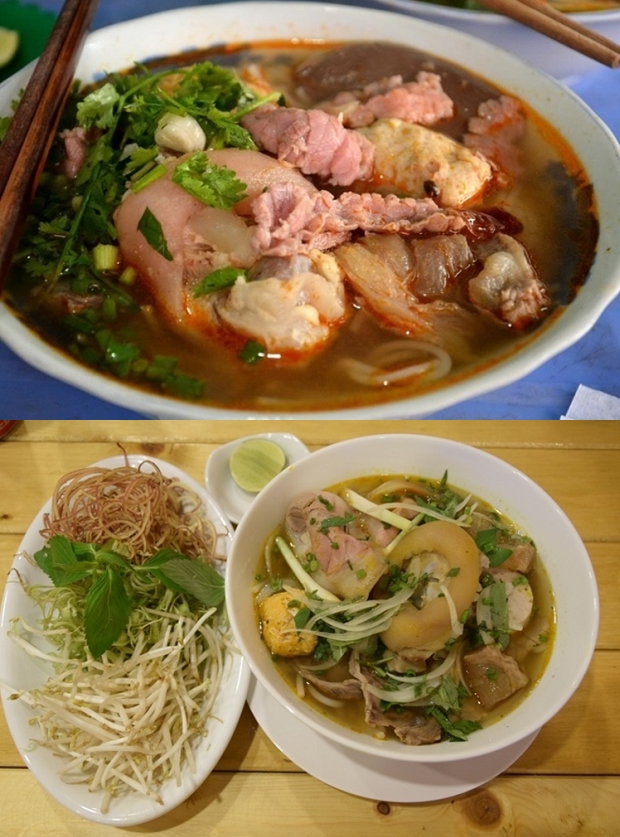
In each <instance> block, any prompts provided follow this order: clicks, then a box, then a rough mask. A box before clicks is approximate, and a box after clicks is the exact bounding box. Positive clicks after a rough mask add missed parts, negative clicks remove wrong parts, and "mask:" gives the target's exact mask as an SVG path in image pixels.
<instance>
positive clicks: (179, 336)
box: [7, 43, 598, 411]
mask: <svg viewBox="0 0 620 837" xmlns="http://www.w3.org/2000/svg"><path fill="white" fill-rule="evenodd" d="M335 47H336V45H330V44H322V45H317V44H303V43H300V44H297V43H296V44H286V43H265V44H261V43H257V44H249V45H237V46H228V47H226V48H219V49H210V50H206V51H200V52H196V53H190V54H187V55H184V56H183V58H182V60H183V61H184V62H185V63H187V62H194V61H196V62H201V61H212V62H213V63H214V64H217V65H218V66H223V67H232V68H235V69H236V70H237V71H239V72H241V73H246V74H247V73H248V72H249V71H248V70H247V67H248V66H250V67H254V66H258V67H259V68H260V79H261V80H262V82H264V83H265V84H267V85H269V86H270V87H272V88H275V89H277V90H279V91H282V93H283V94H284V96H285V97H286V102H287V105H289V106H293V107H300V108H304V109H306V108H312V107H313V106H314V105H316V104H317V102H318V101H321V100H323V99H325V98H326V97H328V96H329V95H331V94H332V93H334V92H336V91H340V90H343V89H348V88H347V85H346V84H343V82H342V80H341V78H340V77H339V75H338V73H337V72H332V70H331V69H330V67H329V62H330V61H331V62H332V63H333V64H334V66H342V62H341V61H340V60H339V59H338V51H337V49H335ZM360 48H362V49H366V48H368V45H360ZM379 48H380V49H381V48H382V47H381V45H379ZM330 51H331V52H332V54H333V56H336V60H334V58H333V57H330ZM390 54H391V56H392V58H391V64H392V65H391V66H389V67H387V68H386V66H385V62H383V63H381V62H365V63H364V65H363V66H364V67H365V68H368V67H369V66H370V67H372V68H373V69H374V68H377V67H378V68H379V69H376V71H375V72H374V73H373V74H372V75H367V76H364V73H365V72H366V69H364V72H363V73H362V74H361V75H360V71H359V66H358V67H357V69H356V70H355V73H353V75H355V79H354V81H352V82H351V84H352V85H353V86H359V85H360V84H367V83H371V82H373V81H376V80H377V77H378V76H379V77H382V76H384V75H386V74H387V73H388V72H389V73H397V72H398V73H400V74H401V75H402V77H403V79H404V81H405V82H407V81H408V80H410V79H412V78H414V77H415V74H416V73H418V72H419V71H420V70H422V71H424V72H432V73H437V75H438V76H440V77H441V84H442V87H443V89H444V90H445V92H446V93H447V94H448V95H449V96H450V97H451V98H453V99H454V100H455V102H456V108H455V112H454V115H453V116H452V117H451V118H449V119H444V120H442V121H440V122H439V123H437V125H436V126H432V127H435V128H436V129H437V130H438V131H440V132H441V133H442V134H445V135H446V136H450V137H453V138H454V139H459V138H461V137H462V135H463V131H464V128H465V126H466V125H467V122H468V120H469V119H470V118H471V117H472V116H473V115H474V114H475V113H476V110H477V108H478V106H479V105H480V104H481V103H482V102H484V101H486V100H487V99H489V97H497V96H499V95H500V94H501V93H502V91H499V90H498V89H497V88H495V87H493V85H491V84H490V83H489V82H487V81H484V80H482V79H478V78H476V77H475V76H472V75H471V74H469V73H467V72H465V71H464V70H462V69H461V68H459V67H457V66H455V65H452V64H449V63H448V62H445V61H442V60H438V59H435V58H433V57H432V56H430V55H427V54H426V53H420V52H418V51H415V50H411V49H410V48H407V47H402V48H400V47H395V48H393V50H392V51H391V52H390ZM323 56H326V63H327V68H328V69H327V71H326V70H325V62H323V63H322V59H323ZM317 59H321V60H319V66H322V68H323V69H322V70H321V72H320V73H317V72H316V71H315V70H314V69H313V66H316V61H317ZM179 61H180V59H179V57H172V58H170V59H167V61H166V62H165V64H164V66H168V67H170V68H174V67H175V66H177V65H178V64H179ZM299 67H303V70H301V71H300V70H299ZM244 68H246V69H244ZM149 69H152V70H153V71H156V70H157V71H161V69H162V62H159V63H157V64H151V65H149ZM379 70H380V74H379ZM318 76H320V81H319V82H317V77H318ZM362 76H364V77H362ZM349 78H352V74H351V73H349ZM74 108H75V103H73V105H72V106H71V107H70V108H69V111H68V114H67V116H66V118H65V122H64V124H65V125H71V124H73V123H72V121H71V120H72V118H73V115H74ZM526 116H527V119H526V123H525V134H524V137H523V140H522V143H521V154H522V159H523V167H522V174H521V175H520V176H519V177H518V178H517V179H516V181H515V182H514V183H512V184H511V185H510V186H506V187H505V188H504V187H501V186H497V185H495V186H494V187H493V188H492V189H489V190H487V191H486V192H485V193H484V194H482V195H481V196H480V197H478V198H476V199H475V200H472V201H470V202H469V203H467V204H466V206H467V208H468V209H472V210H476V211H480V212H488V213H489V214H490V217H491V218H498V219H500V222H502V223H503V221H504V220H505V219H506V218H508V219H512V220H511V221H510V222H509V224H508V228H509V229H510V230H511V231H513V232H515V238H516V239H517V240H518V241H519V242H521V243H522V244H523V245H524V247H525V248H526V250H527V252H528V253H529V256H530V259H531V262H532V264H533V265H534V267H535V270H536V272H537V274H538V276H540V277H541V281H542V284H543V285H544V288H545V293H546V295H547V296H548V301H547V303H546V304H545V305H544V306H543V308H544V310H543V311H542V313H541V316H540V318H539V319H538V320H537V321H536V322H533V323H532V324H531V325H528V326H527V327H525V328H523V329H517V328H515V327H513V326H512V325H507V324H506V323H505V322H499V321H498V320H497V319H495V318H494V317H493V316H489V314H488V312H482V313H481V312H480V311H479V310H477V309H476V307H475V306H474V305H472V303H471V300H470V299H469V298H468V297H467V295H466V294H465V293H464V291H463V290H462V288H461V287H460V286H458V287H457V288H456V289H454V290H452V291H450V292H449V293H448V295H447V296H446V300H447V302H446V304H447V305H448V306H454V307H455V308H458V310H459V312H465V313H464V316H466V318H467V319H466V321H465V324H464V325H463V324H462V323H461V321H460V314H459V315H458V316H457V318H456V321H455V324H454V327H453V326H452V325H450V323H451V322H452V320H450V319H448V320H447V321H446V322H447V323H448V325H447V326H446V325H445V323H444V321H441V322H440V323H439V325H438V326H437V327H435V326H433V330H432V333H431V334H430V336H429V335H428V334H427V333H426V332H424V333H421V334H418V333H416V331H415V328H411V329H408V328H404V327H403V326H402V325H399V326H398V327H396V326H395V324H394V323H393V322H391V321H387V320H386V318H385V317H384V316H383V314H382V313H381V312H379V313H377V312H376V311H373V310H372V307H370V306H369V305H367V304H366V301H365V299H364V298H363V297H360V294H359V293H357V292H353V291H352V289H351V287H350V286H349V285H348V281H347V278H346V277H345V282H344V287H345V296H346V300H345V301H346V310H347V315H346V316H345V317H343V321H342V322H340V321H339V322H338V323H336V324H335V325H334V327H331V326H330V333H329V337H328V339H326V340H325V341H324V342H321V344H320V345H319V346H317V348H316V350H314V349H313V350H311V351H304V352H298V351H288V350H287V349H284V350H281V351H280V350H274V351H271V350H269V349H268V348H266V347H265V345H264V344H263V343H261V341H260V340H258V339H255V338H254V337H252V335H248V333H247V332H243V331H242V332H238V331H235V330H234V329H231V328H229V327H227V326H224V327H222V324H221V323H218V325H217V327H214V328H203V327H202V326H200V327H195V322H194V321H193V319H192V317H186V318H185V319H184V320H182V321H175V320H174V319H173V318H171V317H170V316H169V314H168V313H167V312H164V311H163V310H162V309H161V306H159V305H158V301H157V299H156V298H155V297H154V295H153V291H152V288H151V286H150V285H149V283H148V282H146V281H145V280H144V277H141V276H140V275H139V274H138V275H137V276H136V277H135V278H132V280H131V284H130V285H129V284H123V276H124V275H125V272H124V271H125V268H126V267H127V265H126V264H125V263H124V262H123V261H122V259H121V261H120V262H118V263H116V264H115V265H114V266H113V268H112V269H103V270H98V271H92V270H89V269H88V268H87V267H84V266H83V264H82V263H81V262H80V260H76V262H75V263H74V264H72V265H71V264H70V265H66V266H65V267H64V269H63V271H62V275H61V276H60V277H58V276H55V277H53V279H52V280H51V281H50V273H49V268H48V269H47V270H42V269H40V268H39V267H37V261H36V256H37V253H38V252H39V244H38V242H39V236H40V232H35V228H36V226H37V225H38V224H39V222H40V220H41V219H42V218H44V219H45V220H46V221H47V222H48V223H49V224H51V225H53V224H54V223H55V220H54V219H53V218H50V217H47V216H46V212H49V209H46V206H45V204H46V202H47V199H48V193H47V192H46V191H45V190H46V189H48V188H50V183H51V182H52V181H53V180H54V178H56V179H57V180H58V179H61V176H60V175H59V174H58V167H59V165H60V163H61V161H62V156H61V151H60V148H59V147H56V149H55V150H54V151H53V153H52V155H51V160H50V164H49V165H50V168H49V170H48V174H46V176H45V178H44V185H43V187H42V190H41V191H40V193H39V196H38V198H35V201H34V204H33V215H31V217H30V219H29V226H28V229H29V232H28V236H29V238H28V239H26V241H25V242H24V245H23V248H22V251H21V254H18V257H17V260H16V263H15V266H14V269H13V272H12V276H11V278H10V281H9V283H8V288H7V301H8V303H9V304H10V305H11V306H12V307H13V308H14V310H15V312H16V314H17V316H19V317H20V318H22V319H23V320H24V321H25V322H26V323H27V324H28V325H29V326H31V327H32V328H34V329H35V330H37V331H39V332H40V333H41V334H42V335H43V336H44V337H45V339H46V340H48V341H49V342H50V343H52V344H53V345H54V346H56V347H57V348H59V349H61V350H62V351H65V352H68V353H70V354H71V355H73V356H74V357H76V358H77V359H78V360H79V361H80V362H82V363H87V364H89V365H92V366H93V367H95V368H97V369H98V370H99V371H101V372H103V373H104V374H110V375H113V376H115V377H118V378H120V379H122V380H127V381H129V382H131V383H132V384H133V385H135V386H137V387H141V388H145V389H149V390H155V391H159V392H164V393H166V394H167V395H169V396H172V397H178V398H185V399H189V400H193V401H196V402H199V403H205V404H209V405H212V406H219V407H223V408H236V409H248V410H259V411H260V410H265V411H269V410H273V409H286V410H292V411H295V410H321V409H337V408H346V407H354V406H360V405H369V404H375V403H381V402H387V401H393V400H399V399H402V398H406V397H409V396H411V395H413V394H415V393H423V392H426V391H429V390H432V389H436V388H438V387H442V386H445V385H446V384H449V383H453V382H454V381H456V380H459V379H462V378H465V377H467V376H470V375H472V374H475V373H476V372H477V371H479V370H480V369H483V368H486V367H488V366H489V365H493V364H495V363H497V362H499V361H500V360H502V359H503V358H506V357H507V356H509V355H511V354H512V353H514V352H515V351H518V349H519V348H520V347H521V346H523V345H525V344H526V343H528V342H529V341H531V340H532V339H534V338H535V336H536V335H537V334H538V333H540V331H541V330H542V329H544V328H545V327H546V325H548V324H549V323H551V322H552V321H553V320H554V318H555V317H557V316H558V315H559V314H560V313H561V311H562V309H563V307H564V306H566V305H567V304H569V303H570V301H571V300H572V299H573V298H574V296H575V294H576V293H577V292H578V289H579V286H580V285H581V284H582V283H583V281H585V278H586V276H587V273H588V270H589V268H590V266H591V263H592V259H593V255H594V250H595V245H596V238H597V233H598V225H597V220H596V214H595V203H594V197H593V195H592V191H591V187H590V185H589V184H588V183H587V181H586V179H585V175H584V173H583V171H582V170H581V166H580V163H579V161H578V160H577V159H575V157H574V155H573V153H572V151H571V149H570V148H569V147H568V146H567V144H566V143H565V141H564V140H563V139H562V138H561V137H560V136H558V134H557V133H556V132H555V131H554V130H553V129H552V128H551V127H550V126H549V125H548V124H547V123H546V122H545V121H544V119H543V118H542V117H541V116H540V115H538V114H536V113H534V112H532V111H531V110H530V109H528V108H526ZM310 179H312V177H311V178H310ZM314 181H315V182H316V183H317V185H318V186H319V187H320V188H321V189H324V188H325V183H324V182H323V181H319V180H317V178H314ZM362 188H363V184H362V185H361V186H360V184H354V185H353V186H352V190H354V191H355V190H358V191H359V190H361V189H362ZM62 189H64V190H65V193H66V208H67V213H68V214H70V213H71V212H74V211H75V207H76V206H79V198H78V199H77V203H76V199H75V194H74V190H73V187H72V184H71V183H70V182H69V183H67V182H64V183H63V184H62ZM342 191H343V189H342V188H341V187H334V188H332V192H333V194H334V195H335V196H336V197H338V195H339V194H341V193H342ZM120 197H121V196H120V195H116V196H115V197H114V198H113V200H114V201H116V202H119V201H120ZM103 200H104V201H109V200H112V199H111V198H110V199H108V198H105V197H104V198H103ZM72 202H73V203H72ZM71 206H73V207H74V209H71V208H70V207H71ZM515 219H516V220H515ZM520 224H522V227H523V228H522V230H521V231H520V232H519V231H518V230H519V229H520ZM65 229H66V227H65ZM55 234H56V235H64V234H65V233H64V232H63V230H62V227H60V228H59V229H57V230H56V231H55ZM355 235H357V234H355ZM113 238H114V236H112V242H113ZM33 242H35V243H34V244H33ZM95 243H96V241H95V240H90V241H87V244H86V245H85V252H86V253H88V252H89V251H90V249H91V248H92V246H93V245H94V244H95ZM332 249H333V248H332ZM336 252H338V248H336ZM121 255H122V254H121ZM50 288H53V290H52V291H51V292H50V290H49V289H50ZM58 288H61V289H62V293H61V294H60V295H59V294H58V293H57V292H56V291H57V290H58ZM110 294H112V295H114V294H116V295H117V296H116V297H115V299H114V301H113V303H112V302H110V301H109V300H108V302H110V304H107V303H106V301H105V300H106V297H107V296H109V295H110ZM93 299H95V303H94V304H93V303H92V300H93ZM102 299H103V300H104V302H103V303H102V302H101V300H102ZM425 310H426V309H425ZM429 310H430V309H429ZM423 316H426V314H423ZM449 316H452V315H449ZM439 326H441V327H439ZM403 341H405V342H403ZM415 341H421V342H419V344H418V343H416V342H415ZM429 344H431V345H430V348H429ZM386 346H387V349H386ZM403 346H404V349H403ZM390 347H392V348H390ZM385 351H387V352H388V355H390V351H391V355H390V358H389V359H388V360H386V361H385V362H384V361H377V363H376V365H373V366H372V369H373V370H375V371H376V370H377V369H378V370H379V373H377V374H375V372H373V376H374V377H373V378H372V381H370V380H369V379H368V377H364V375H366V373H365V372H364V371H363V369H364V365H365V364H368V361H369V358H370V359H372V358H375V357H376V358H380V357H382V356H384V355H385ZM403 351H404V353H405V355H407V363H411V364H413V366H414V367H415V366H416V364H417V365H418V366H420V368H421V369H422V370H423V371H422V372H421V373H419V374H418V373H417V372H416V373H415V374H413V375H409V376H404V377H403V376H402V375H401V374H400V366H402V365H403V363H405V361H401V360H400V359H399V357H400V355H399V352H400V353H402V352H403ZM394 352H395V353H396V355H395V356H394ZM437 352H440V353H441V355H440V358H439V360H435V354H436V353H437ZM434 353H435V354H434ZM441 358H444V360H445V368H444V369H443V372H439V371H437V372H436V370H437V369H438V368H439V367H441V363H442V360H441ZM446 358H447V359H446ZM351 363H352V364H353V365H354V366H355V368H358V367H360V368H362V379H360V375H359V374H353V373H350V372H349V369H350V368H352V367H351ZM373 363H374V362H373ZM383 364H384V365H383ZM405 365H406V364H405ZM448 370H449V371H448ZM384 373H385V374H384ZM392 373H395V374H393V375H392ZM427 373H428V374H427ZM431 373H432V374H431Z"/></svg>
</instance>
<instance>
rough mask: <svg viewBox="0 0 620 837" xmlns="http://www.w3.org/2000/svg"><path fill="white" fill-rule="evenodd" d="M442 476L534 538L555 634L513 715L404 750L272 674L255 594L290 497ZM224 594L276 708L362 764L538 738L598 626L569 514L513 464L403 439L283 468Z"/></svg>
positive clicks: (374, 441)
mask: <svg viewBox="0 0 620 837" xmlns="http://www.w3.org/2000/svg"><path fill="white" fill-rule="evenodd" d="M446 470H447V472H448V482H449V483H450V484H451V485H453V486H455V487H458V488H460V489H462V490H464V491H466V492H468V493H469V492H471V493H472V494H473V495H475V496H477V497H479V498H481V499H483V500H486V501H487V502H489V503H490V504H491V505H492V506H493V507H495V508H496V509H497V510H498V511H499V512H501V513H502V514H504V515H506V516H507V517H508V518H509V519H510V520H511V521H512V522H513V523H514V524H515V525H516V526H518V527H519V528H520V529H521V530H522V531H524V532H526V533H527V534H528V535H529V536H530V537H532V538H533V540H534V542H535V544H536V546H537V548H538V551H539V555H540V556H541V559H542V562H543V565H544V568H545V570H546V572H547V575H548V577H549V581H550V584H551V587H552V590H553V596H554V601H555V614H556V629H555V636H554V638H553V643H552V648H551V651H550V654H549V658H548V661H547V663H546V666H545V668H544V670H543V672H542V674H541V675H540V678H539V679H538V681H537V682H536V683H535V685H533V687H531V689H530V691H529V692H528V694H527V695H526V696H525V697H524V698H523V700H522V701H521V702H520V703H519V704H518V705H517V706H516V707H515V708H514V709H513V710H512V711H510V712H509V713H507V714H506V715H505V716H504V717H502V718H500V719H499V720H496V721H494V722H493V723H492V724H490V725H489V726H488V727H485V728H483V729H480V730H477V731H475V732H474V733H472V734H471V735H470V736H469V740H468V741H464V742H452V741H441V742H438V743H435V744H429V745H421V746H411V745H406V744H403V743H401V742H400V741H398V740H396V739H395V738H394V739H390V738H387V739H379V738H375V737H374V736H372V735H370V734H366V733H360V732H355V731H353V730H352V729H348V728H347V727H345V726H343V725H340V724H339V723H337V722H335V721H332V720H330V719H329V718H328V717H326V716H325V715H323V714H321V713H320V712H318V711H316V710H315V709H313V708H312V707H311V706H310V705H309V704H308V703H306V702H305V701H304V700H303V699H302V698H300V697H298V695H297V694H296V693H295V691H294V690H293V689H292V688H291V687H290V686H289V685H288V684H287V683H286V682H285V680H284V679H283V677H282V676H281V675H280V674H279V673H278V670H277V668H276V666H275V665H274V662H273V661H272V659H271V654H270V651H269V649H268V647H267V646H266V644H265V643H264V642H263V640H262V638H261V635H260V630H259V623H258V617H257V612H256V606H255V602H254V599H253V595H252V589H253V588H254V587H255V585H256V579H255V576H256V573H257V569H258V565H259V561H260V558H261V556H262V553H263V548H264V546H265V543H266V541H267V539H268V537H269V536H270V535H271V534H272V532H273V531H274V530H275V529H276V527H277V526H278V524H279V523H281V522H282V521H283V520H284V516H285V513H286V510H287V508H288V506H289V504H290V502H291V500H292V499H293V498H294V497H295V496H296V495H297V494H299V493H301V492H303V491H307V490H324V489H327V488H329V487H330V486H333V485H335V484H338V483H341V482H343V481H345V480H349V479H353V478H356V477H360V476H363V475H374V474H376V475H386V474H401V475H402V474H410V475H415V476H423V477H426V478H429V479H441V477H442V476H443V474H444V472H445V471H446ZM226 597H227V602H228V610H229V614H230V620H231V625H232V629H233V632H234V634H235V637H236V640H237V643H238V645H239V647H240V649H241V652H242V653H243V655H244V657H245V659H246V661H247V662H248V664H249V666H250V668H251V670H252V673H253V675H254V677H255V678H256V680H257V681H258V684H259V685H260V686H261V687H262V688H263V689H264V690H266V692H267V694H268V695H269V696H271V698H273V699H274V700H275V701H276V702H277V704H278V705H279V706H278V709H280V708H281V709H282V710H284V711H286V712H289V713H292V715H293V716H294V718H295V719H297V720H298V721H299V722H301V723H302V724H304V725H305V726H306V727H308V728H310V729H311V730H313V731H314V732H316V733H317V734H318V735H320V736H322V737H323V738H324V739H327V740H328V741H329V742H330V743H331V744H333V745H336V746H340V747H343V748H345V749H346V750H347V751H355V752H357V753H358V754H364V755H363V757H364V758H366V757H368V756H370V757H372V756H376V757H377V758H380V759H390V760H398V761H402V762H412V763H425V762H426V763H429V764H432V763H436V764H442V763H443V764H444V765H445V764H446V763H448V762H460V761H462V760H468V759H473V758H479V757H485V756H489V757H490V756H491V755H492V754H497V753H499V752H500V751H506V750H507V749H509V748H511V747H513V746H515V745H518V744H519V742H522V743H523V742H525V740H526V739H528V738H530V737H533V736H535V734H536V732H537V731H538V730H540V729H541V728H542V727H543V726H544V724H546V723H547V722H548V721H550V720H551V718H553V717H554V715H556V714H557V713H558V712H559V711H560V710H561V709H562V707H563V706H564V705H565V703H566V702H567V701H568V700H569V698H570V697H571V696H572V695H573V693H574V692H575V690H576V689H577V688H578V686H579V684H580V683H581V681H582V679H583V677H584V675H585V673H586V671H587V669H588V666H589V664H590V661H591V658H592V654H593V652H594V648H595V643H596V637H597V633H598V622H599V599H598V589H597V584H596V579H595V575H594V571H593V568H592V564H591V562H590V558H589V556H588V553H587V551H586V549H585V547H584V545H583V542H582V540H581V538H580V536H579V534H578V532H577V531H576V529H575V527H574V526H573V524H572V523H571V521H570V520H569V518H568V517H567V515H566V514H565V513H564V512H563V511H562V509H561V508H560V507H559V506H558V505H557V503H556V502H555V501H554V500H553V499H552V498H551V497H550V496H549V495H548V494H547V493H546V492H545V491H544V490H543V489H542V488H540V486H538V485H537V484H535V483H534V482H533V481H532V480H531V479H530V478H529V477H527V476H526V475H525V474H523V473H521V472H520V471H518V470H517V469H516V468H514V467H513V466H511V465H510V464H508V463H506V462H504V461H503V460H501V459H498V458H497V457H495V456H492V455H491V454H488V453H486V452H484V451H481V450H478V449H476V448H474V447H470V446H468V445H464V444H461V443H457V442H453V441H449V440H446V439H441V438H435V437H431V436H421V435H407V434H400V433H399V434H393V435H380V436H367V437H361V438H356V439H351V440H349V441H344V442H338V443H336V444H333V445H329V446H327V447H325V448H322V449H320V450H318V451H317V452H315V453H312V454H311V455H310V456H308V457H307V458H305V459H303V460H302V461H300V462H297V463H295V464H294V465H290V466H289V467H288V468H287V469H286V470H285V471H283V472H282V473H281V474H280V475H278V476H277V477H276V478H275V479H274V480H273V481H272V482H271V483H269V485H268V486H267V487H266V488H265V489H263V491H262V492H261V493H260V494H259V495H258V496H257V498H256V500H255V501H254V503H253V504H252V505H251V506H250V508H249V510H248V511H247V512H246V514H245V515H244V517H243V519H242V520H241V523H240V524H239V527H238V529H237V531H236V533H235V536H234V539H233V545H232V549H231V552H230V554H229V558H228V565H227V574H226ZM532 740H533V739H532ZM528 743H529V742H528ZM523 749H525V746H524V747H523ZM360 757H362V756H360Z"/></svg>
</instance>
